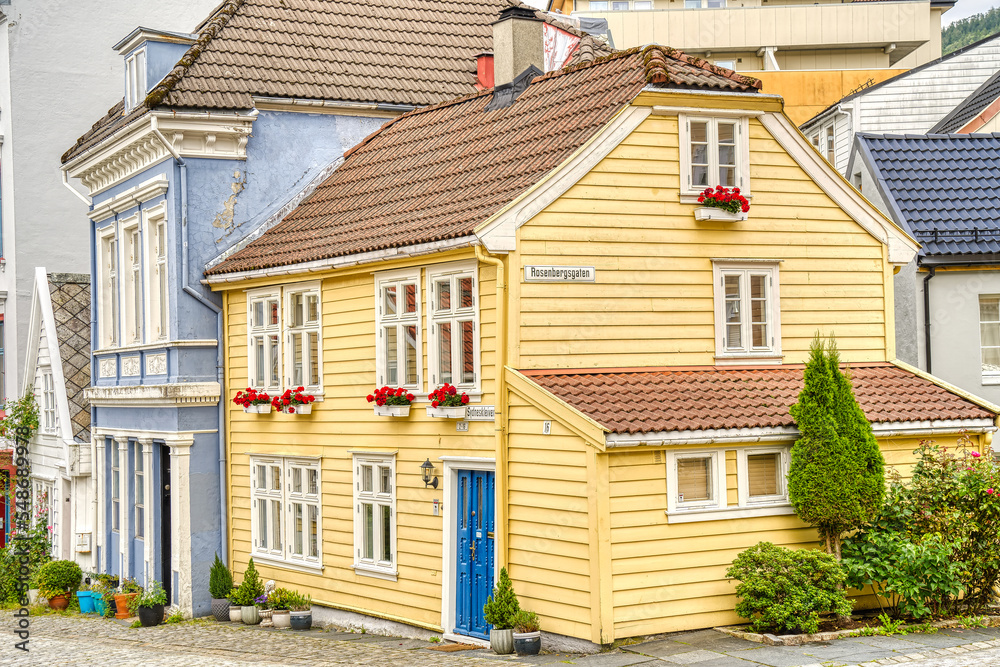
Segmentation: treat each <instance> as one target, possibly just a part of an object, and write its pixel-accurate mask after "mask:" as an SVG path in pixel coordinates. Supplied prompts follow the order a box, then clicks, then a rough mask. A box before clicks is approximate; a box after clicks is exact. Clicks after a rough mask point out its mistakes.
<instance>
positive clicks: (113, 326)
mask: <svg viewBox="0 0 1000 667" xmlns="http://www.w3.org/2000/svg"><path fill="white" fill-rule="evenodd" d="M96 237H97V249H96V253H97V275H98V278H99V279H98V280H97V281H96V282H97V295H96V297H97V298H96V300H95V301H96V305H97V322H96V324H97V340H98V344H100V345H101V346H102V347H103V348H105V349H109V350H111V349H116V347H117V345H118V344H119V343H120V342H121V341H120V340H119V334H118V329H119V328H120V327H119V322H120V321H121V309H120V307H119V309H118V320H117V321H116V320H115V318H114V317H113V314H114V312H115V311H114V309H113V308H112V303H111V299H112V292H115V293H116V296H117V297H118V299H117V300H118V302H119V305H120V303H121V294H120V291H118V290H112V289H111V287H110V286H109V285H110V283H111V278H110V272H109V267H108V257H109V253H108V252H107V251H106V250H105V244H106V243H108V242H109V241H114V243H115V253H114V254H115V262H116V263H118V261H119V260H118V258H117V255H118V246H119V245H121V244H120V243H119V242H118V225H117V224H116V223H115V222H112V223H111V224H109V225H107V226H105V227H104V228H102V229H97V230H96ZM120 277H121V266H120V265H118V266H117V267H116V270H115V282H118V281H119V278H120ZM92 298H93V295H92Z"/></svg>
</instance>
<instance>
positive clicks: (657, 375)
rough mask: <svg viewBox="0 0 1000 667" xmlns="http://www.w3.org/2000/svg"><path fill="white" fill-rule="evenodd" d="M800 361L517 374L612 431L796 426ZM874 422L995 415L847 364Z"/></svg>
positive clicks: (887, 368)
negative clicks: (757, 365) (773, 365)
mask: <svg viewBox="0 0 1000 667" xmlns="http://www.w3.org/2000/svg"><path fill="white" fill-rule="evenodd" d="M802 372H803V366H801V365H795V366H787V365H786V366H781V367H779V368H753V369H749V368H746V369H732V368H719V367H714V366H708V367H688V368H674V369H628V370H624V371H621V372H618V371H614V370H608V371H599V370H598V371H566V372H564V371H522V373H523V374H524V375H526V376H528V377H529V378H531V380H532V381H534V382H536V383H537V384H538V385H539V386H541V387H542V388H544V389H546V390H547V391H549V392H551V393H552V394H554V395H556V396H558V397H559V398H560V399H562V400H563V401H565V402H566V403H568V404H570V405H571V406H573V407H574V408H576V409H577V410H579V411H580V412H582V413H584V414H585V415H587V416H588V417H590V418H591V419H593V420H594V421H596V422H597V423H599V424H601V425H602V426H604V427H606V428H607V429H609V430H610V431H611V432H612V433H631V434H635V433H651V432H657V431H686V430H705V429H740V428H756V427H765V428H766V427H772V428H773V427H782V426H794V425H795V422H794V420H792V417H791V415H790V414H789V413H788V408H789V407H791V406H792V405H793V404H794V403H795V402H796V401H797V400H798V396H799V392H800V391H801V390H802ZM850 373H851V377H852V384H853V385H854V394H855V396H856V397H857V399H858V403H859V404H860V405H861V408H862V410H864V412H865V416H867V417H868V420H869V421H871V422H877V423H884V422H911V421H924V420H938V419H993V418H994V417H995V415H994V414H993V413H991V412H990V411H988V410H986V409H984V408H982V407H980V406H978V405H976V404H975V403H972V402H971V401H969V400H968V399H965V398H963V397H961V396H959V395H957V394H954V393H952V392H950V391H948V390H947V389H944V388H942V387H940V386H938V385H936V384H934V383H933V382H931V381H929V380H926V379H924V378H922V377H920V376H918V375H914V374H913V373H910V372H908V371H906V370H904V369H902V368H898V367H897V366H893V365H892V364H868V365H851V366H850Z"/></svg>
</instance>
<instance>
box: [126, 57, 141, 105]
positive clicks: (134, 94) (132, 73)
mask: <svg viewBox="0 0 1000 667" xmlns="http://www.w3.org/2000/svg"><path fill="white" fill-rule="evenodd" d="M144 99H146V50H145V49H139V50H138V51H136V52H135V53H133V54H132V55H130V56H129V57H128V58H126V59H125V111H131V110H132V109H134V108H135V107H136V106H138V105H139V104H140V103H142V101H143V100H144Z"/></svg>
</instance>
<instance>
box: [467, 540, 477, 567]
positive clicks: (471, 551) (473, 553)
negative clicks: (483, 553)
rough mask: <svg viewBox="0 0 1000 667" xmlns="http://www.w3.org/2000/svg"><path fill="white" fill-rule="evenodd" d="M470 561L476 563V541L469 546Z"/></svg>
mask: <svg viewBox="0 0 1000 667" xmlns="http://www.w3.org/2000/svg"><path fill="white" fill-rule="evenodd" d="M469 560H471V561H472V562H473V563H475V562H476V541H475V540H472V543H471V544H470V545H469Z"/></svg>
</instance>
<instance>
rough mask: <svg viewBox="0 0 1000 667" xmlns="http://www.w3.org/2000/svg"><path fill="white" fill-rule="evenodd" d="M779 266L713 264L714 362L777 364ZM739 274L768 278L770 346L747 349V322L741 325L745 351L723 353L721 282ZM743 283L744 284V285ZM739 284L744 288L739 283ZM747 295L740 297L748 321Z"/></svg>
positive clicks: (767, 262)
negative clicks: (765, 276)
mask: <svg viewBox="0 0 1000 667" xmlns="http://www.w3.org/2000/svg"><path fill="white" fill-rule="evenodd" d="M779 264H780V262H778V261H776V260H747V259H743V260H722V259H719V260H712V285H713V293H714V299H715V358H716V361H717V362H718V361H723V362H724V361H725V360H727V359H737V360H741V361H745V360H747V359H760V360H768V361H773V360H778V359H780V357H781V284H780V280H779V277H780V272H779V270H778V267H779ZM732 273H741V274H743V275H745V276H749V275H750V274H751V273H753V274H766V275H767V276H768V278H769V283H770V293H769V294H768V299H767V304H768V306H767V307H768V320H769V322H770V323H771V331H770V334H771V339H772V340H771V343H770V345H768V346H767V347H766V348H758V349H754V348H752V347H751V346H750V341H751V340H752V338H751V336H750V333H751V332H750V330H749V320H746V318H744V319H745V321H744V322H743V325H744V327H745V330H744V331H743V339H744V340H746V341H747V347H745V348H744V349H743V350H735V351H734V350H727V349H726V292H725V285H724V284H723V279H724V277H725V275H727V274H732ZM743 282H745V281H743ZM741 284H743V283H742V282H741ZM749 298H750V297H749V291H748V290H744V291H743V292H742V293H741V301H742V308H743V311H742V312H744V313H745V314H746V315H747V317H749V313H750V309H749V307H748V303H749Z"/></svg>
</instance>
